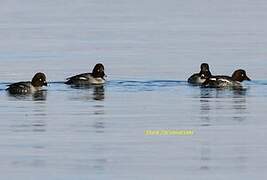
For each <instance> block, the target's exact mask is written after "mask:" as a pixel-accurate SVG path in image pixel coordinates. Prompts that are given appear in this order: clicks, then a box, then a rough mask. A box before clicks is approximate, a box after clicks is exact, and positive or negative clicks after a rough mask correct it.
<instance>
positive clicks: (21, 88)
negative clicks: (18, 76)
mask: <svg viewBox="0 0 267 180" xmlns="http://www.w3.org/2000/svg"><path fill="white" fill-rule="evenodd" d="M43 86H47V82H46V76H45V74H44V73H42V72H38V73H36V74H35V75H34V76H33V78H32V80H31V81H21V82H16V83H13V84H10V85H8V88H7V89H6V91H8V92H9V93H10V94H31V93H35V92H36V91H39V90H42V87H43Z"/></svg>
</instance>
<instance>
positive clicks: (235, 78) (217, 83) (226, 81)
mask: <svg viewBox="0 0 267 180" xmlns="http://www.w3.org/2000/svg"><path fill="white" fill-rule="evenodd" d="M245 80H247V81H250V78H249V77H248V76H247V74H246V71H245V70H243V69H238V70H236V71H235V72H234V73H233V74H232V76H231V77H230V76H211V77H210V78H208V79H207V80H206V81H205V82H204V83H203V86H204V87H214V88H223V87H242V84H241V82H242V81H245Z"/></svg>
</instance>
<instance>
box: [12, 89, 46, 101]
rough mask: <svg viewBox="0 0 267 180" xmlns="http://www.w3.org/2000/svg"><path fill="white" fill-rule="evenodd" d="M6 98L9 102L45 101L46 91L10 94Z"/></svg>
mask: <svg viewBox="0 0 267 180" xmlns="http://www.w3.org/2000/svg"><path fill="white" fill-rule="evenodd" d="M8 96H9V97H10V98H11V100H22V101H30V100H32V101H46V98H47V90H40V91H36V92H34V93H30V94H10V93H8Z"/></svg>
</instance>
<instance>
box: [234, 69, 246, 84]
mask: <svg viewBox="0 0 267 180" xmlns="http://www.w3.org/2000/svg"><path fill="white" fill-rule="evenodd" d="M232 79H233V80H234V81H239V82H242V81H245V80H247V81H250V78H249V77H248V76H247V74H246V71H245V70H243V69H238V70H236V71H235V72H234V73H233V74H232Z"/></svg>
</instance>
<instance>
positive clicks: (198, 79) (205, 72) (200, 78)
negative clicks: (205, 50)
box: [187, 63, 211, 85]
mask: <svg viewBox="0 0 267 180" xmlns="http://www.w3.org/2000/svg"><path fill="white" fill-rule="evenodd" d="M209 77H211V72H210V69H209V65H208V64H207V63H202V64H201V66H200V72H199V73H195V74H193V75H192V76H190V77H189V78H188V80H187V82H188V83H190V84H194V85H201V84H203V83H204V82H205V81H206V79H208V78H209Z"/></svg>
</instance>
